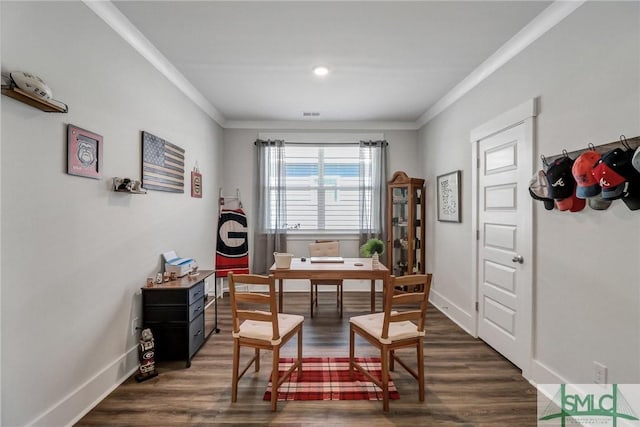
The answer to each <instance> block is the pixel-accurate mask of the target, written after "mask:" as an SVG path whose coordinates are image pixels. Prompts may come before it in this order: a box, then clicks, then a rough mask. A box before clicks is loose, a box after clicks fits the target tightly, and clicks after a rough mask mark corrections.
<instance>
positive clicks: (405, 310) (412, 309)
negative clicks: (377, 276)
mask: <svg viewBox="0 0 640 427" xmlns="http://www.w3.org/2000/svg"><path fill="white" fill-rule="evenodd" d="M431 277H432V275H431V273H429V274H412V275H409V276H401V277H395V276H391V280H390V281H389V283H388V284H387V285H388V288H387V291H386V292H385V299H386V300H385V304H384V321H383V325H382V338H383V339H386V338H389V324H391V323H393V322H404V321H406V320H408V321H410V322H413V323H415V324H416V326H417V330H418V332H419V333H424V319H425V317H426V313H427V304H428V303H429V291H430V290H431ZM401 286H406V287H407V289H410V291H409V292H404V291H403V292H394V290H395V288H396V287H401Z"/></svg>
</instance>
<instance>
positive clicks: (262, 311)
mask: <svg viewBox="0 0 640 427" xmlns="http://www.w3.org/2000/svg"><path fill="white" fill-rule="evenodd" d="M228 279H229V295H230V296H231V317H232V321H233V332H234V333H239V332H240V324H241V323H242V322H243V321H244V320H255V321H260V322H271V325H272V330H273V337H272V340H278V339H280V333H279V329H278V302H277V298H276V282H275V279H274V277H273V275H272V274H271V275H269V276H260V275H257V274H233V273H229V275H228ZM244 285H253V286H262V287H264V288H266V291H265V292H264V293H263V292H253V291H250V292H236V287H237V286H244Z"/></svg>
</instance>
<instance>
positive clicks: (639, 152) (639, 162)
mask: <svg viewBox="0 0 640 427" xmlns="http://www.w3.org/2000/svg"><path fill="white" fill-rule="evenodd" d="M631 164H632V165H633V167H634V168H636V170H637V171H638V172H640V146H639V147H638V148H636V152H635V153H634V154H633V157H632V158H631Z"/></svg>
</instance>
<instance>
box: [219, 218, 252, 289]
mask: <svg viewBox="0 0 640 427" xmlns="http://www.w3.org/2000/svg"><path fill="white" fill-rule="evenodd" d="M229 272H233V273H237V274H246V273H249V242H248V240H247V217H246V215H245V214H244V211H243V210H242V209H234V210H222V211H221V212H220V218H219V219H218V242H217V244H216V277H227V274H228V273H229Z"/></svg>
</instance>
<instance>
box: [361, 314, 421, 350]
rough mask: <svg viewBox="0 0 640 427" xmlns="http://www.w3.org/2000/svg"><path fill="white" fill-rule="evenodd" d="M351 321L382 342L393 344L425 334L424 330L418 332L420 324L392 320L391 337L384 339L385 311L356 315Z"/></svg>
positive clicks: (390, 324) (390, 326) (390, 325)
mask: <svg viewBox="0 0 640 427" xmlns="http://www.w3.org/2000/svg"><path fill="white" fill-rule="evenodd" d="M396 313H397V311H392V312H391V314H396ZM349 321H350V322H351V323H353V324H354V325H356V326H359V327H360V328H361V329H363V330H364V331H365V332H367V333H368V334H369V335H371V336H373V337H375V338H376V339H377V340H378V341H380V342H381V343H382V344H391V343H392V342H394V341H399V340H402V339H406V338H415V337H419V336H424V331H422V332H418V326H417V325H416V324H415V323H412V322H409V321H408V320H407V321H404V322H390V323H389V338H386V339H382V324H383V323H384V313H373V314H365V315H364V316H356V317H352V318H351V319H349Z"/></svg>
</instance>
